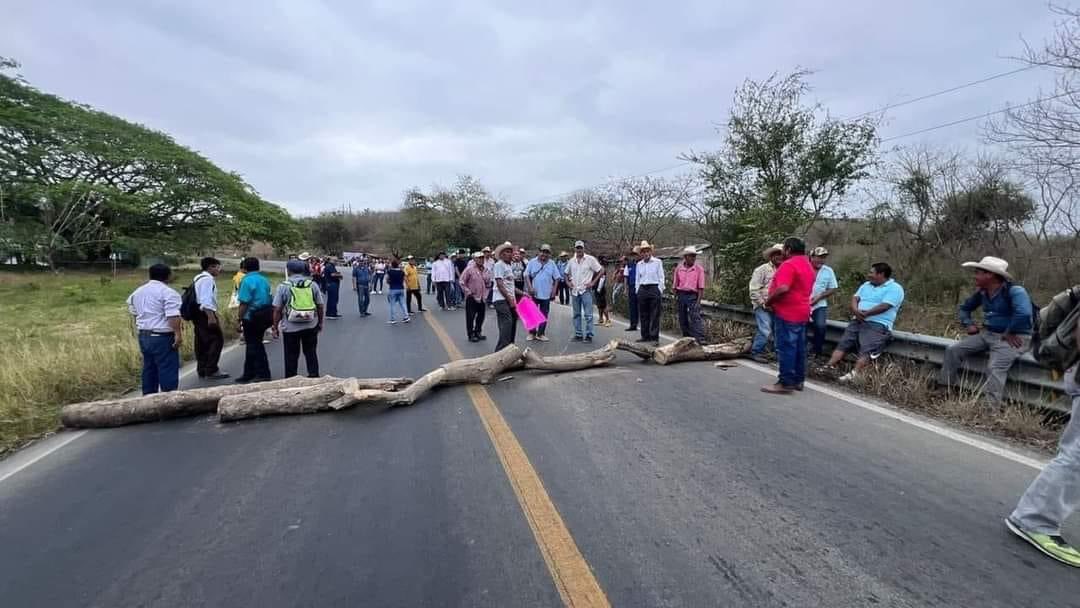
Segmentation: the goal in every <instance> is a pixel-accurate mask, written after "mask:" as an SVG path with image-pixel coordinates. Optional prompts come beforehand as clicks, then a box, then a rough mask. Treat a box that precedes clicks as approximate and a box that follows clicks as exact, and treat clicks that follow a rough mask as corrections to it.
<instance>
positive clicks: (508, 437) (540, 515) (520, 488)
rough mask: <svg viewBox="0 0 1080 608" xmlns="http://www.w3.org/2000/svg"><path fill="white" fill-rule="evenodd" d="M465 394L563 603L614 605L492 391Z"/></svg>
mask: <svg viewBox="0 0 1080 608" xmlns="http://www.w3.org/2000/svg"><path fill="white" fill-rule="evenodd" d="M424 318H425V319H426V320H427V322H428V325H429V326H431V329H432V330H433V331H434V332H435V335H436V336H437V337H438V338H439V342H440V343H442V346H443V348H444V349H446V353H447V354H448V355H449V356H450V358H451V359H462V358H463V356H462V354H461V351H460V350H458V347H457V345H456V344H454V341H453V340H452V339H451V338H450V335H449V334H447V333H446V330H445V329H444V328H443V326H442V324H441V323H439V321H438V320H437V319H435V317H434V315H424ZM466 390H467V392H468V394H469V399H471V400H472V403H473V407H474V408H475V409H476V413H477V414H478V415H479V416H480V421H481V422H482V423H483V424H484V430H485V431H487V434H488V437H489V438H490V439H491V443H492V445H493V446H494V447H495V453H496V454H498V455H499V462H501V463H502V466H503V470H504V471H506V477H507V478H508V479H509V480H510V485H511V486H512V487H513V488H514V495H516V496H517V500H518V504H520V505H521V510H522V511H523V512H524V513H525V519H526V521H528V522H529V528H531V529H532V533H533V536H534V537H535V538H536V544H537V546H539V548H540V554H541V555H543V556H544V563H546V564H547V567H548V571H549V572H550V573H551V579H552V581H553V582H554V583H555V588H556V589H558V590H559V596H560V597H562V600H563V603H564V604H566V605H567V606H572V607H574V608H578V607H585V606H596V607H609V606H611V604H610V603H608V599H607V596H606V595H604V590H603V589H601V588H600V583H598V582H597V581H596V577H595V576H593V573H592V570H591V569H590V568H589V564H588V562H586V561H585V557H584V556H582V555H581V551H580V550H579V549H578V546H577V543H576V542H574V537H573V536H571V535H570V530H569V529H567V527H566V523H565V522H563V519H562V516H561V515H559V510H558V509H556V508H555V503H553V502H551V497H550V496H548V493H547V490H545V489H544V482H542V481H540V476H539V475H538V474H537V473H536V469H534V468H533V466H532V463H531V462H529V456H528V455H527V454H525V449H524V448H522V447H521V444H520V443H519V442H518V440H517V437H515V436H514V432H513V431H511V430H510V425H509V424H507V422H506V419H505V418H503V416H502V413H501V412H499V408H498V407H497V406H496V405H495V402H494V401H492V399H491V395H490V394H488V392H487V389H486V388H484V387H483V386H480V385H477V384H470V385H469V386H468V387H466Z"/></svg>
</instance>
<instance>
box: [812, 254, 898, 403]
mask: <svg viewBox="0 0 1080 608" xmlns="http://www.w3.org/2000/svg"><path fill="white" fill-rule="evenodd" d="M903 303H904V288H903V287H901V286H900V284H899V283H897V282H896V281H895V280H893V278H892V267H891V266H889V265H888V264H886V263H885V262H878V263H876V264H873V265H871V266H870V272H869V273H867V275H866V282H865V283H863V284H862V285H861V286H859V290H858V291H856V292H855V295H854V296H852V298H851V315H852V318H851V322H850V323H848V326H847V328H846V329H845V330H844V336H843V337H842V338H840V343H839V344H837V345H836V349H835V350H833V354H832V357H831V358H830V359H829V364H828V365H829V367H836V366H837V365H838V364H839V363H840V361H842V360H843V359H844V357H845V356H846V355H847V354H848V353H849V352H852V351H856V352H858V353H859V356H858V359H856V360H855V369H853V370H851V371H850V372H848V373H846V374H844V375H843V376H840V381H841V382H851V381H853V380H855V379H856V378H858V375H859V372H861V371H862V370H863V369H865V368H866V366H868V365H870V362H871V361H873V360H874V359H877V358H878V357H879V356H881V353H883V352H885V347H886V346H888V345H889V340H890V339H891V338H892V329H893V324H894V323H896V315H897V313H899V311H900V306H902V305H903Z"/></svg>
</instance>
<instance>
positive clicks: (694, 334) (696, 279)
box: [671, 247, 705, 344]
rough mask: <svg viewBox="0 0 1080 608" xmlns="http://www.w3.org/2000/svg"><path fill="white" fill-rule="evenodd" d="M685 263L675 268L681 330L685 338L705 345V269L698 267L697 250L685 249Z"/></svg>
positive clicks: (672, 285)
mask: <svg viewBox="0 0 1080 608" xmlns="http://www.w3.org/2000/svg"><path fill="white" fill-rule="evenodd" d="M682 253H683V262H682V264H679V265H678V266H676V267H675V279H674V282H673V283H672V284H671V289H672V291H674V292H675V298H676V299H677V301H678V306H679V328H681V329H682V335H683V337H684V338H694V339H695V340H697V341H698V342H701V343H703V344H704V343H705V326H704V324H703V323H702V322H701V295H702V294H703V293H705V269H704V268H702V267H701V266H698V265H697V249H694V248H693V247H687V248H686V249H683V252H682Z"/></svg>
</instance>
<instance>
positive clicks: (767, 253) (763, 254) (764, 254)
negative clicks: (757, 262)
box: [761, 243, 784, 260]
mask: <svg viewBox="0 0 1080 608" xmlns="http://www.w3.org/2000/svg"><path fill="white" fill-rule="evenodd" d="M783 252H784V246H783V245H781V244H780V243H777V244H775V245H773V246H772V247H769V248H768V249H766V250H765V251H762V252H761V257H763V258H765V259H766V260H767V259H769V258H770V257H772V254H774V253H783Z"/></svg>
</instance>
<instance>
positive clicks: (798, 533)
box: [0, 294, 1080, 608]
mask: <svg viewBox="0 0 1080 608" xmlns="http://www.w3.org/2000/svg"><path fill="white" fill-rule="evenodd" d="M344 300H345V301H344V303H343V309H344V311H345V314H346V317H345V318H344V319H341V320H339V321H331V322H328V327H327V331H325V332H324V334H323V336H322V341H321V344H320V356H321V359H322V368H323V369H322V371H323V372H324V373H331V374H335V375H341V376H346V375H355V376H386V375H410V376H419V375H421V374H423V373H424V372H426V371H428V370H429V369H431V368H433V367H435V366H436V365H438V364H440V363H443V362H445V361H446V360H447V359H448V354H447V350H446V348H445V346H444V344H443V343H442V342H440V340H439V338H438V336H437V333H436V331H434V329H433V327H432V326H431V325H430V324H429V323H428V322H425V321H424V320H422V319H417V320H416V321H414V322H413V323H411V324H408V325H396V326H388V325H386V324H385V318H386V312H385V311H386V307H385V302H384V301H383V300H382V299H381V298H379V297H378V296H376V297H375V299H374V304H375V307H374V310H375V311H376V316H373V317H370V318H367V319H362V318H360V317H358V316H357V314H356V313H355V312H354V311H355V304H354V299H353V298H352V297H351V295H350V294H347V295H346V296H345V298H344ZM427 315H430V316H432V317H434V318H435V319H437V322H438V324H439V325H440V326H441V327H443V328H445V329H446V331H447V333H449V334H450V336H452V338H453V339H454V341H455V343H456V346H457V348H458V349H460V350H461V351H462V353H464V355H465V356H472V355H475V354H482V353H486V352H488V350H489V349H490V348H492V347H493V345H494V341H493V340H494V337H495V334H496V330H495V327H494V318H493V317H494V315H488V327H487V334H488V335H489V336H491V338H492V339H491V340H489V341H488V342H486V343H482V344H470V343H468V342H467V341H466V340H465V339H464V331H463V327H462V326H463V324H464V319H463V313H462V312H440V311H438V310H435V311H433V312H429V313H427ZM569 322H570V321H569V315H568V312H567V310H566V309H564V308H560V307H557V308H556V310H555V311H554V318H553V323H552V325H553V327H552V330H551V333H552V335H553V336H556V337H557V338H558V339H556V340H553V341H552V342H551V343H548V344H545V345H542V347H541V349H540V350H543V351H546V352H573V351H578V350H586V348H587V347H586V346H584V345H580V344H573V343H570V342H568V341H567V339H568V338H569V336H570V331H569V329H568V328H569ZM599 333H600V336H599V339H598V342H601V343H602V342H603V341H604V340H606V339H608V338H610V337H614V336H622V335H623V331H622V327H619V326H616V327H615V328H613V329H610V330H601V331H600V332H599ZM522 338H523V335H519V340H521V339H522ZM522 344H524V342H522ZM597 346H599V344H597ZM270 352H271V362H272V365H273V370H274V373H275V375H277V376H280V373H281V372H280V370H281V361H280V358H281V353H280V346H279V344H276V343H275V344H272V345H271V346H270ZM241 354H242V353H241V349H236V350H233V351H231V352H229V353H228V355H227V356H226V359H225V365H224V367H225V369H226V370H227V371H231V372H234V373H235V372H238V371H239V369H240V366H241V358H240V356H241ZM768 381H769V378H768V376H766V375H765V374H763V373H761V371H758V370H756V369H753V368H751V367H749V366H741V367H738V368H735V369H731V370H727V371H722V370H719V369H716V368H715V367H713V366H712V365H711V364H708V363H686V364H679V365H675V366H670V367H665V368H661V367H658V366H655V365H651V364H645V363H640V362H638V361H637V360H636V359H635V358H633V357H630V356H626V355H624V354H620V356H619V360H618V366H617V367H613V368H607V369H596V370H590V371H586V372H577V373H572V374H563V375H530V374H527V373H515V374H514V378H513V379H511V380H509V381H506V382H501V383H497V384H495V385H493V386H491V387H489V388H488V389H487V394H489V395H490V397H491V399H492V401H494V403H495V405H496V406H497V408H498V411H499V412H501V414H502V417H503V418H504V419H505V420H506V422H507V423H508V424H509V427H510V429H512V431H513V435H514V436H515V437H516V441H517V442H519V445H520V447H521V448H523V449H524V453H525V454H527V456H528V460H529V461H530V462H531V465H532V467H534V469H535V472H536V473H537V474H538V475H539V478H540V479H541V480H542V482H543V489H544V490H545V491H546V497H547V498H550V502H551V503H552V504H553V505H554V506H555V507H556V508H557V509H558V512H559V514H561V517H562V520H563V521H564V522H565V527H566V530H568V531H569V533H570V534H571V535H572V537H573V540H574V541H575V542H576V546H577V548H578V549H579V550H580V555H581V557H582V558H583V559H584V561H585V562H587V564H588V567H589V568H591V572H592V573H593V575H594V576H595V580H596V582H597V583H599V586H600V587H601V588H602V590H603V592H604V594H605V595H606V600H607V601H608V602H610V604H611V605H613V606H691V607H698V606H800V607H801V606H830V607H832V606H978V607H980V608H982V607H991V606H1001V607H1017V606H1033V607H1034V606H1077V605H1080V572H1076V571H1073V570H1070V569H1068V568H1066V567H1064V566H1060V565H1058V564H1056V563H1054V562H1052V561H1050V560H1048V559H1046V558H1043V557H1042V556H1041V555H1039V554H1037V553H1036V552H1035V551H1034V550H1033V549H1031V548H1029V547H1028V546H1026V545H1023V544H1021V543H1020V542H1019V541H1018V540H1017V539H1015V538H1013V537H1012V536H1011V535H1009V534H1008V533H1007V532H1006V531H1005V529H1004V527H1003V525H1002V518H1003V517H1004V515H1005V514H1007V513H1008V511H1009V509H1010V508H1011V507H1012V505H1013V503H1014V502H1015V500H1016V497H1017V496H1018V495H1019V494H1020V493H1021V492H1022V491H1023V489H1024V488H1025V487H1026V485H1027V483H1028V482H1029V481H1030V480H1031V478H1032V477H1033V476H1034V474H1035V470H1034V469H1032V468H1031V467H1030V466H1026V465H1024V464H1023V463H1021V462H1017V461H1014V460H1012V459H1008V458H1004V457H1002V456H999V455H994V454H991V453H988V452H986V451H984V450H981V449H977V448H975V447H972V446H970V445H966V444H964V443H961V442H958V441H956V440H954V439H952V438H949V437H947V436H943V435H941V434H936V433H932V432H929V431H927V430H926V429H923V428H919V427H917V426H914V425H911V424H908V423H905V422H904V421H900V420H896V419H894V418H890V417H886V416H883V415H881V414H880V413H877V412H874V411H870V410H867V409H864V408H860V407H856V406H854V405H852V404H851V403H848V402H844V401H841V400H838V399H835V398H833V397H830V396H828V395H825V394H822V393H819V392H815V391H807V392H806V393H804V394H801V395H799V396H797V397H771V396H767V395H764V394H762V393H760V392H759V391H758V387H759V386H760V385H762V384H763V383H765V382H768ZM188 384H189V385H190V384H191V383H190V382H189V383H188ZM472 398H473V395H472V393H471V392H470V391H466V390H465V389H464V388H461V387H454V388H447V389H443V390H439V391H436V392H435V393H433V394H432V395H431V396H430V398H428V399H426V400H424V401H422V402H420V403H418V404H417V405H415V406H413V407H409V408H397V409H393V410H380V411H362V410H354V411H346V412H339V413H333V414H321V415H312V416H300V417H281V418H270V419H263V420H255V421H245V422H240V423H234V424H225V425H221V424H218V423H217V422H215V421H214V420H213V419H212V418H210V417H205V418H200V419H192V420H180V421H175V422H170V423H160V424H149V425H142V426H134V427H127V428H119V429H110V430H100V431H92V432H88V433H86V434H85V435H82V436H79V437H78V438H76V439H75V440H73V441H71V442H70V443H68V444H66V445H64V446H63V447H61V448H59V449H57V450H56V451H55V452H53V453H51V454H49V455H48V456H47V457H44V458H42V459H41V460H39V461H37V462H34V463H33V464H32V465H31V466H26V467H25V468H23V469H22V470H19V471H18V472H16V473H14V474H10V475H8V476H7V477H6V478H4V477H3V476H2V475H0V480H2V481H0V605H3V606H5V607H7V606H11V607H23V606H27V607H30V606H35V607H36V606H50V607H51V606H103V607H122V606H259V607H272V606H320V607H321V606H493V607H508V606H560V605H563V604H564V598H563V596H561V595H560V589H559V587H557V585H556V584H555V583H554V582H553V575H552V571H553V570H552V566H551V562H552V561H555V562H558V561H559V560H560V559H564V558H562V557H560V554H559V553H558V551H555V552H551V551H550V547H546V546H542V545H543V543H542V542H541V541H540V540H539V538H540V536H539V535H538V534H534V529H533V528H531V527H530V520H528V519H527V518H526V516H525V514H524V512H523V509H522V506H521V503H520V502H519V498H520V493H521V488H519V487H517V486H515V485H513V484H512V483H511V482H510V481H509V478H508V473H507V470H508V469H506V468H505V467H504V465H503V462H502V461H501V460H500V457H501V456H504V455H503V454H502V453H501V452H497V451H496V448H495V447H494V444H493V442H492V440H491V439H490V438H489V435H488V431H487V430H485V428H486V427H485V425H486V424H487V421H486V419H482V418H481V415H480V414H479V413H478V412H479V411H480V410H479V408H478V407H474V402H473V401H472ZM61 437H63V435H61ZM1068 532H1069V533H1071V534H1072V536H1073V537H1074V538H1080V530H1078V529H1077V526H1076V525H1075V524H1074V525H1073V526H1072V527H1071V528H1070V529H1069V530H1068ZM554 568H555V570H556V571H557V564H556V566H555V567H554ZM571 599H573V598H571Z"/></svg>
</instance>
